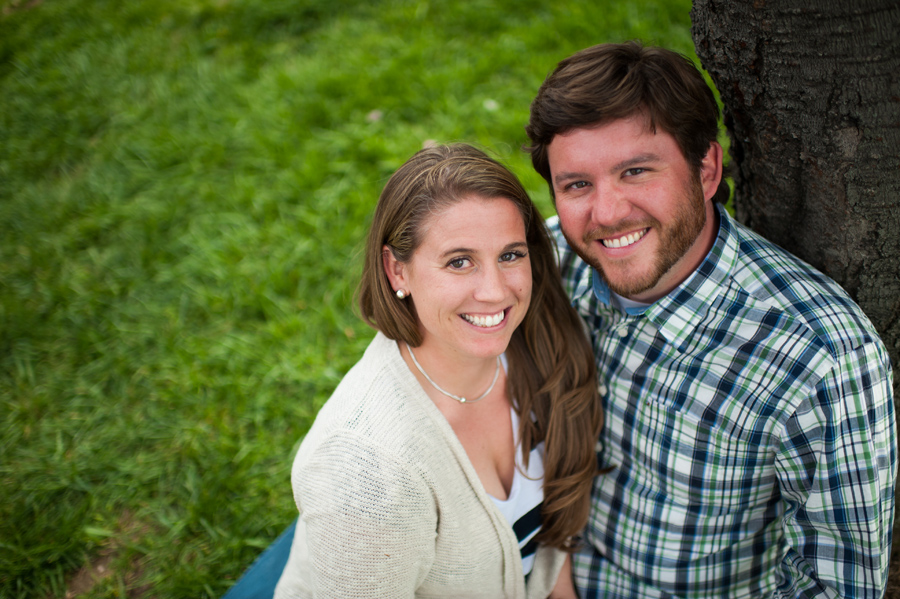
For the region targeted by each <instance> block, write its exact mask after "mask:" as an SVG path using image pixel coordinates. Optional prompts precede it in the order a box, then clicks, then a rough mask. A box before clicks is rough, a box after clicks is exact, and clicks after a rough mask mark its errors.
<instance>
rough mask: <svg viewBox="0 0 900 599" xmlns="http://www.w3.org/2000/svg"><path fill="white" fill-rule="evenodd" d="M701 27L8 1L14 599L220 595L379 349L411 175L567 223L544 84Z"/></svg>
mask: <svg viewBox="0 0 900 599" xmlns="http://www.w3.org/2000/svg"><path fill="white" fill-rule="evenodd" d="M689 10H690V1H689V0H658V1H651V0H646V1H633V2H624V1H620V2H613V3H605V2H582V1H577V0H573V1H560V2H552V3H549V2H544V1H540V2H539V1H536V0H516V1H512V0H494V1H488V0H469V1H459V2H428V1H427V0H422V1H401V2H381V3H379V2H350V1H347V0H337V1H336V0H267V1H265V0H256V1H251V0H230V1H229V0H177V1H176V0H156V1H153V2H150V1H148V0H143V1H138V0H129V1H128V2H125V1H122V2H112V1H103V0H90V1H88V0H44V1H43V2H29V1H28V0H18V1H14V2H10V1H9V0H6V1H5V2H4V1H3V0H0V427H2V428H0V597H4V598H17V597H63V596H64V595H65V592H66V589H67V585H68V586H69V588H70V589H76V590H80V591H81V592H82V596H84V597H92V598H93V597H97V598H99V597H125V596H129V597H143V596H147V597H151V596H152V597H166V598H178V597H186V598H187V597H190V598H196V597H217V596H219V595H221V594H222V593H223V592H224V591H225V590H226V589H227V588H228V586H229V585H230V584H231V582H232V581H233V580H235V579H236V578H237V577H238V576H239V575H240V573H241V572H242V570H243V569H244V568H245V567H246V566H247V565H248V564H249V563H250V562H251V561H252V560H253V558H254V557H255V556H256V555H257V554H258V553H259V551H260V549H261V548H262V547H265V546H266V545H267V544H268V543H269V542H270V541H271V540H272V539H274V537H275V536H276V535H277V534H278V532H280V530H281V529H282V528H283V527H284V526H285V525H286V524H288V523H289V522H290V521H291V519H292V518H293V517H294V514H295V507H294V505H293V501H292V498H291V493H290V482H289V474H290V466H291V461H292V457H293V453H294V451H295V449H296V447H297V444H298V442H299V440H300V439H301V438H302V436H303V434H304V433H305V431H306V430H307V429H308V427H309V425H310V424H311V422H312V420H313V418H314V416H315V413H316V410H317V409H318V408H319V407H320V406H321V405H322V403H323V402H324V401H325V400H326V399H327V398H328V395H329V394H330V392H331V390H332V389H333V388H334V386H335V385H336V384H337V382H338V381H339V380H340V378H341V376H342V375H343V373H344V372H346V370H347V369H348V368H349V367H350V366H351V365H352V364H353V363H354V362H355V361H356V359H357V358H358V357H359V356H360V354H361V352H362V350H363V349H364V347H365V346H366V344H367V342H368V340H369V339H370V338H371V336H372V334H373V333H372V331H371V330H370V329H368V328H367V327H366V326H364V325H363V324H362V323H361V322H360V321H359V320H358V318H357V317H356V316H355V315H354V309H353V306H352V299H353V291H354V288H355V285H356V280H357V277H358V273H359V249H360V241H361V239H362V238H363V236H364V234H365V231H366V229H367V226H368V223H369V219H370V214H371V211H372V208H373V205H374V202H375V200H376V199H377V196H378V193H379V191H380V189H381V187H382V185H383V184H384V182H385V180H386V178H387V177H388V176H389V175H390V173H391V172H392V171H393V170H394V169H395V168H396V167H398V166H399V165H400V164H401V163H402V162H403V161H404V160H405V159H406V158H407V157H408V156H409V155H410V154H412V153H413V152H414V151H415V150H417V149H419V148H420V147H421V146H422V143H423V142H424V141H425V140H427V139H433V140H437V141H441V142H446V141H471V142H475V143H477V144H479V145H481V146H483V147H485V148H487V149H488V150H489V151H491V152H493V153H494V154H495V155H497V156H499V157H500V158H501V159H502V160H504V161H505V162H507V164H509V165H510V166H511V167H512V168H513V170H514V171H516V173H517V174H518V175H519V176H520V177H521V178H522V179H523V182H524V183H525V185H526V188H528V189H529V191H530V192H531V193H532V194H533V197H534V198H535V200H536V201H537V202H538V203H539V205H540V206H541V207H542V209H543V210H544V212H545V214H549V213H550V212H551V210H550V204H549V200H548V197H547V192H546V188H545V186H544V183H543V181H542V180H541V179H540V178H539V177H538V176H537V175H536V174H534V173H533V172H532V171H531V168H530V164H529V162H528V160H527V159H526V157H525V156H524V155H523V154H522V153H521V151H520V149H519V148H520V146H521V145H522V143H523V142H524V141H525V138H524V131H523V126H524V124H525V122H526V120H527V114H528V104H529V102H530V100H531V98H532V96H533V95H534V93H535V91H536V90H537V87H538V86H539V84H540V82H541V81H542V80H543V78H544V77H545V76H546V74H547V73H548V72H549V71H550V70H551V69H552V68H553V66H554V65H555V64H556V62H557V61H559V60H560V59H562V58H564V57H565V56H567V55H569V54H571V53H572V52H574V51H576V50H578V49H580V48H582V47H586V46H589V45H592V44H594V43H599V42H602V41H622V40H625V39H631V38H641V39H643V40H644V41H646V42H649V43H657V44H662V45H666V46H669V47H672V48H675V49H677V50H679V51H682V52H686V53H692V43H691V40H690V34H689V27H690V22H689V15H688V11H689ZM90 564H94V565H95V566H96V565H101V564H102V565H104V566H106V573H107V575H106V576H105V577H101V578H100V579H99V580H98V581H97V582H96V583H94V584H81V583H79V582H78V581H79V580H81V579H80V578H77V577H76V573H77V572H78V571H79V570H80V569H82V568H83V567H85V566H87V565H90ZM82 582H83V580H82ZM79 584H80V586H79Z"/></svg>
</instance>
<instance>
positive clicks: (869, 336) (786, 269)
mask: <svg viewBox="0 0 900 599" xmlns="http://www.w3.org/2000/svg"><path fill="white" fill-rule="evenodd" d="M731 222H732V226H733V227H734V233H735V237H736V241H737V259H736V263H735V268H734V269H733V271H732V273H731V278H732V280H733V281H734V283H735V284H736V285H737V286H738V287H739V288H740V289H741V290H742V291H744V292H745V293H747V294H748V295H749V296H751V297H753V298H754V299H755V300H757V301H759V302H761V303H762V304H763V305H768V306H771V308H772V309H775V310H781V311H783V312H784V313H785V314H787V315H788V316H790V317H791V318H794V319H796V320H798V321H799V322H801V323H803V324H804V325H805V327H807V328H808V329H809V331H810V332H811V333H812V334H813V335H814V336H815V337H816V338H818V339H819V341H820V342H822V343H823V344H824V345H825V346H826V347H827V348H828V350H829V352H830V353H831V354H832V355H833V356H837V355H841V354H844V353H847V352H849V351H852V350H854V349H856V348H858V347H860V346H862V345H864V344H866V343H869V342H871V341H873V340H878V334H877V333H876V331H875V328H874V326H873V325H872V323H871V322H870V321H869V319H868V317H867V316H866V315H865V314H864V313H863V311H862V309H861V308H860V307H859V306H858V305H857V304H856V302H854V301H853V300H852V299H851V298H850V296H849V294H848V293H847V292H846V291H845V290H844V289H843V288H842V287H841V286H840V285H838V284H837V283H836V282H835V281H834V280H833V279H831V278H830V277H828V276H827V275H825V274H823V273H822V272H820V271H819V270H817V269H816V268H815V267H813V266H811V265H810V264H808V263H806V262H805V261H803V260H802V259H800V258H798V257H797V256H795V255H793V254H791V253H790V252H788V251H787V250H785V249H783V248H781V247H780V246H778V245H776V244H774V243H772V242H771V241H769V240H767V239H765V238H764V237H762V236H761V235H759V234H758V233H756V232H754V231H752V230H750V229H749V228H747V227H746V226H744V225H741V224H739V223H737V222H736V221H733V220H732V221H731Z"/></svg>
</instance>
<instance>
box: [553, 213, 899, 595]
mask: <svg viewBox="0 0 900 599" xmlns="http://www.w3.org/2000/svg"><path fill="white" fill-rule="evenodd" d="M719 214H720V223H721V224H720V228H719V233H718V237H717V239H716V242H715V245H714V246H713V248H712V250H711V251H710V253H709V255H708V256H707V257H706V259H705V260H704V262H703V263H702V264H701V265H700V267H699V268H698V269H697V271H696V272H695V273H694V274H693V275H691V276H690V277H689V278H688V279H687V280H686V281H684V282H683V283H682V284H681V285H680V286H679V287H677V288H676V289H675V290H673V291H672V292H671V293H670V294H669V295H668V296H666V297H664V298H662V299H660V300H659V301H657V302H656V303H654V304H652V305H651V306H649V307H648V308H646V309H633V308H632V309H628V310H624V311H623V309H621V308H617V307H613V305H611V303H610V293H609V289H608V288H607V287H606V285H605V284H604V283H603V282H602V281H601V280H600V277H599V276H597V275H596V274H595V273H593V272H592V269H591V268H590V267H589V266H587V265H586V264H585V263H584V262H583V261H582V260H581V259H580V258H578V257H577V256H576V255H575V254H574V253H573V252H572V251H571V250H570V249H569V248H568V246H567V244H566V242H565V240H564V239H563V237H562V235H561V234H560V232H559V225H558V221H557V219H556V218H554V219H551V220H550V221H549V223H548V224H549V225H550V228H551V230H552V232H553V234H554V235H555V236H556V238H557V242H558V244H559V247H560V252H561V256H560V266H561V269H562V273H563V280H564V283H565V285H566V288H567V291H568V293H569V295H570V297H571V298H572V303H573V305H574V306H575V307H576V309H577V310H578V312H579V313H580V314H581V316H582V318H583V319H584V321H585V323H586V324H587V326H588V329H589V332H590V335H591V340H592V343H593V347H594V352H595V354H596V357H597V366H598V376H599V379H600V383H599V387H600V393H601V395H602V396H603V402H604V408H605V409H606V424H605V425H604V428H603V432H602V433H601V438H600V440H599V442H598V444H597V448H598V460H599V462H600V465H601V466H602V467H609V468H611V471H610V472H609V473H608V474H605V475H601V476H599V477H597V479H596V481H595V483H594V488H593V506H592V510H591V515H590V521H589V523H588V527H587V529H586V531H585V540H586V543H585V549H584V550H583V551H582V552H580V553H578V554H576V555H575V581H576V584H577V586H578V587H579V590H580V591H581V597H582V598H583V599H591V598H594V597H598V598H603V599H612V598H620V597H628V598H633V597H671V596H676V597H728V598H737V597H839V596H840V597H881V596H882V594H883V593H884V587H885V584H886V583H887V568H888V561H889V557H890V547H891V532H892V531H891V526H892V521H893V513H894V482H895V477H896V464H897V455H896V441H895V437H896V429H895V423H894V404H893V400H892V390H891V389H892V374H891V365H890V359H889V358H888V355H887V352H886V351H885V348H884V346H883V344H882V342H881V341H880V339H879V337H878V335H877V333H876V332H875V330H874V328H873V327H872V324H871V323H870V322H869V320H868V319H867V318H866V316H865V315H864V314H863V313H862V311H861V310H860V308H859V307H858V306H857V305H856V304H854V303H853V301H851V300H850V298H849V297H848V296H847V294H846V293H845V292H844V291H843V290H842V289H841V288H840V287H839V286H838V285H837V284H836V283H834V282H833V281H832V280H830V279H828V278H827V277H825V276H824V275H822V274H821V273H819V272H817V271H815V270H814V269H813V268H811V267H810V266H809V265H807V264H805V263H803V262H801V261H800V260H798V259H797V258H795V257H793V256H791V255H790V254H788V253H787V252H785V251H783V250H781V249H780V248H778V247H776V246H774V245H773V244H771V243H769V242H768V241H766V240H764V239H762V238H761V237H759V236H758V235H756V234H754V233H753V232H752V231H750V230H749V229H747V228H745V227H743V226H742V225H740V224H739V223H737V222H736V221H734V220H732V219H731V218H730V217H729V216H728V214H727V213H726V212H725V211H724V210H722V209H721V208H720V209H719Z"/></svg>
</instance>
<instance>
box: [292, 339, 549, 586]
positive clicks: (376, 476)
mask: <svg viewBox="0 0 900 599" xmlns="http://www.w3.org/2000/svg"><path fill="white" fill-rule="evenodd" d="M291 479H292V484H293V489H294V499H295V501H296V503H297V508H298V509H299V511H300V518H299V521H298V523H297V532H296V535H295V537H294V542H293V545H292V548H291V555H290V558H289V559H288V563H287V566H286V567H285V571H284V573H283V574H282V577H281V580H280V581H279V583H278V587H277V589H276V593H275V597H276V599H285V598H289V597H355V598H359V599H366V598H370V597H371V598H376V597H378V598H383V597H422V598H425V597H473V598H474V597H483V598H485V599H487V598H491V599H497V598H500V597H510V598H513V597H515V598H518V597H522V598H532V597H533V598H541V599H544V598H546V597H547V596H548V595H549V593H550V590H551V589H552V588H553V584H554V583H555V581H556V577H557V575H558V573H559V570H560V568H561V567H562V564H563V561H564V559H565V554H564V553H562V552H560V551H557V550H554V549H550V548H547V547H541V548H539V550H538V555H537V558H536V561H535V565H534V570H533V571H532V573H531V575H530V576H529V580H528V588H527V589H526V586H525V580H524V576H523V574H522V560H521V556H520V554H519V546H518V542H517V540H516V535H515V533H514V532H513V530H512V528H511V527H510V525H509V523H508V522H507V521H506V519H505V518H504V516H503V514H501V513H500V511H499V509H498V508H497V507H496V506H495V505H494V503H493V501H492V500H491V498H490V496H489V495H488V494H487V492H486V491H485V490H484V487H483V486H482V484H481V481H480V480H479V478H478V475H477V473H476V472H475V469H474V467H473V466H472V464H471V462H470V461H469V459H468V456H467V455H466V452H465V449H463V447H462V445H461V444H460V442H459V440H458V439H457V438H456V435H455V434H454V432H453V429H452V428H451V427H450V425H449V423H448V422H447V420H446V419H445V418H444V416H443V414H441V412H440V411H439V410H438V409H437V407H436V406H435V405H434V403H433V402H432V401H431V399H430V398H429V397H428V396H427V395H426V394H425V392H424V391H423V390H422V388H421V386H420V385H419V383H418V381H417V380H416V379H415V377H414V376H413V374H412V373H411V372H410V370H409V368H407V366H406V363H405V362H404V361H403V358H402V357H401V355H400V352H399V349H398V348H397V344H396V343H395V342H394V341H391V340H390V339H388V338H386V337H385V336H384V335H382V334H381V333H378V334H377V335H376V337H375V339H373V341H372V343H371V344H370V345H369V347H368V348H367V349H366V352H365V354H364V356H363V358H362V359H361V360H360V361H359V362H358V363H357V364H356V365H355V366H354V367H353V368H352V369H351V370H350V371H349V372H348V373H347V375H346V376H345V377H344V379H343V380H342V381H341V383H340V384H339V385H338V387H337V389H336V390H335V392H334V394H333V395H332V396H331V398H330V399H329V400H328V402H327V403H326V404H325V405H324V406H323V407H322V409H321V411H320V412H319V414H318V416H317V418H316V421H315V423H314V424H313V426H312V428H311V429H310V431H309V433H308V434H307V436H306V438H305V439H304V441H303V443H302V444H301V446H300V449H299V451H298V452H297V457H296V459H295V460H294V467H293V471H292V475H291Z"/></svg>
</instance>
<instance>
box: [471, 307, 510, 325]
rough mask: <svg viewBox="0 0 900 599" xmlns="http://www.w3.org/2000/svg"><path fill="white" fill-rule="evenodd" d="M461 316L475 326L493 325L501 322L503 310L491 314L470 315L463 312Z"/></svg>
mask: <svg viewBox="0 0 900 599" xmlns="http://www.w3.org/2000/svg"><path fill="white" fill-rule="evenodd" d="M462 317H463V318H465V319H466V321H468V322H470V323H472V324H474V325H475V326H476V327H485V328H486V327H495V326H497V325H498V324H500V323H501V322H503V311H502V310H501V311H500V312H497V313H496V314H494V315H493V316H472V315H471V314H463V315H462Z"/></svg>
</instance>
